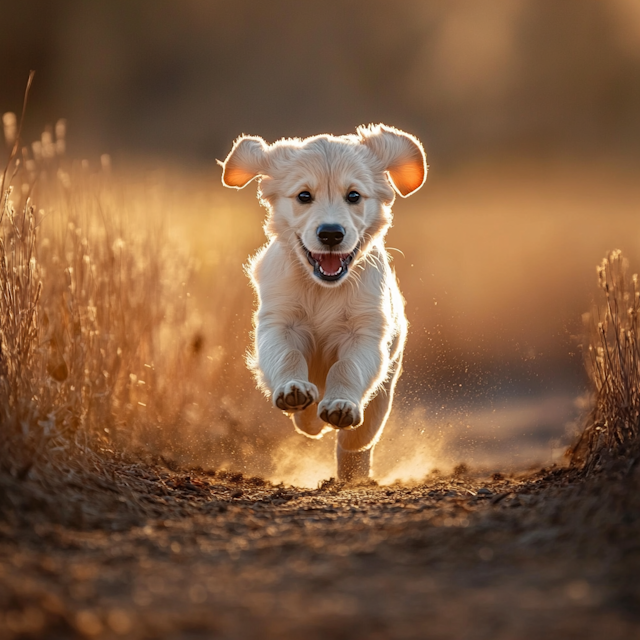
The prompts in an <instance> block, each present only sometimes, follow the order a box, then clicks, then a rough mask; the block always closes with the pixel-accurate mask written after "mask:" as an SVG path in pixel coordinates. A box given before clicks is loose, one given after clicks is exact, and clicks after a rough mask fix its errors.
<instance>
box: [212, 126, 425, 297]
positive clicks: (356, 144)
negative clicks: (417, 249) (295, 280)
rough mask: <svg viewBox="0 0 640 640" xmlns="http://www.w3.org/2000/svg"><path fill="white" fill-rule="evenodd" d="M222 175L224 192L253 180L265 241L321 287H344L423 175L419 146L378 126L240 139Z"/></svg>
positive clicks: (400, 132)
mask: <svg viewBox="0 0 640 640" xmlns="http://www.w3.org/2000/svg"><path fill="white" fill-rule="evenodd" d="M222 167H223V174H222V183H223V184H224V185H225V186H227V187H235V188H236V189H242V188H243V187H245V186H246V185H247V184H248V183H249V182H251V181H252V180H253V179H254V178H258V179H259V180H260V189H259V197H260V199H261V201H262V203H263V204H264V205H265V206H266V208H267V210H268V212H269V216H268V218H267V223H266V227H265V228H266V231H267V234H268V235H270V236H275V238H276V240H277V241H278V242H281V243H283V244H284V245H285V246H287V247H288V248H289V249H290V251H291V252H292V253H293V254H295V255H296V256H297V258H298V259H299V260H300V262H301V263H302V265H303V266H304V268H305V269H306V270H307V271H308V273H309V274H310V276H311V277H312V278H313V280H314V281H315V282H317V283H319V284H322V285H324V286H338V285H339V284H340V283H341V282H344V280H345V279H346V278H347V277H348V274H349V271H350V267H351V266H352V265H354V264H356V263H357V262H359V261H360V260H362V259H364V257H365V256H366V254H367V251H368V250H369V249H370V247H371V246H372V244H373V243H374V242H375V241H376V240H377V239H379V238H381V237H382V236H384V234H385V233H386V231H387V229H388V227H389V224H390V223H391V205H392V204H393V201H394V199H395V194H396V193H398V194H400V195H401V196H402V197H407V196H409V195H411V194H412V193H414V192H415V191H417V190H418V189H419V188H420V187H421V186H422V184H423V183H424V180H425V178H426V175H427V165H426V159H425V154H424V150H423V148H422V145H421V144H420V142H419V141H418V140H417V139H416V138H414V137H413V136H411V135H409V134H407V133H404V132H402V131H398V130H397V129H393V128H392V127H387V126H385V125H376V126H370V127H359V128H358V130H357V134H356V135H348V136H340V137H336V136H330V135H321V136H315V137H313V138H306V139H305V140H299V139H295V140H287V139H285V140H279V141H278V142H275V143H274V144H272V145H267V143H266V142H265V141H264V140H263V139H262V138H257V137H250V136H242V137H240V138H239V139H238V140H237V141H236V143H235V144H234V146H233V149H232V150H231V153H230V154H229V155H228V156H227V159H226V160H225V161H224V163H222Z"/></svg>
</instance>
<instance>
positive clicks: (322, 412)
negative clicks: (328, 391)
mask: <svg viewBox="0 0 640 640" xmlns="http://www.w3.org/2000/svg"><path fill="white" fill-rule="evenodd" d="M318 416H320V419H321V420H324V422H326V423H328V424H330V425H333V426H334V427H336V428H337V429H348V428H349V427H354V428H355V427H358V426H360V424H362V413H361V411H360V407H358V405H357V404H356V403H355V402H351V401H350V400H323V401H322V402H321V403H320V405H319V407H318Z"/></svg>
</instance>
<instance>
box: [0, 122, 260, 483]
mask: <svg viewBox="0 0 640 640" xmlns="http://www.w3.org/2000/svg"><path fill="white" fill-rule="evenodd" d="M4 123H5V135H6V137H7V142H9V143H10V144H13V143H14V141H15V140H16V137H17V130H16V129H17V127H16V126H15V125H16V121H15V117H12V115H11V114H7V115H5V118H4ZM64 136H65V127H64V122H59V123H58V124H57V125H56V127H55V130H47V131H45V132H44V133H43V135H42V138H41V140H40V141H38V142H36V143H34V144H33V145H31V147H30V148H27V147H24V148H22V149H21V151H20V153H19V154H15V155H14V157H12V158H11V159H10V163H9V167H8V171H7V184H6V186H5V188H4V192H3V198H2V211H1V217H0V259H1V260H0V294H1V295H0V331H1V334H2V359H1V361H0V367H1V369H0V405H1V406H2V413H1V421H2V427H1V437H2V439H3V443H2V450H3V455H2V457H1V460H0V463H1V464H2V465H3V466H4V467H5V468H6V469H7V470H8V471H10V472H11V473H12V474H14V475H24V474H25V473H26V472H28V471H29V469H31V468H32V466H33V465H34V464H35V463H36V462H38V461H40V462H46V461H48V462H51V461H52V460H53V459H54V458H55V457H56V453H62V454H64V456H62V457H63V458H64V459H65V460H66V461H70V460H72V459H75V460H76V461H81V462H82V463H83V464H84V463H85V462H86V461H87V460H88V459H90V458H91V456H93V455H94V453H95V452H97V453H98V454H99V453H100V452H102V453H108V452H109V451H110V450H113V449H125V448H126V449H128V450H135V449H139V450H144V451H145V452H146V453H152V454H153V453H155V454H157V455H161V456H164V457H166V458H170V459H172V460H180V459H181V457H182V458H184V457H188V458H189V460H190V462H191V463H194V461H195V462H198V461H200V462H205V461H206V462H207V463H209V464H211V463H212V462H213V463H216V464H218V465H222V466H225V465H227V466H229V465H232V464H233V465H236V466H240V467H241V466H242V461H243V459H244V458H245V457H246V455H247V451H246V440H247V438H246V437H245V436H244V430H245V429H248V428H252V427H255V424H254V423H255V420H254V421H253V422H252V419H251V417H250V415H249V414H250V412H251V410H252V398H256V399H257V398H258V394H257V393H255V392H254V391H253V388H252V385H250V386H249V389H247V388H246V382H248V381H249V376H248V374H246V372H245V367H244V362H243V359H242V354H243V351H244V348H245V344H246V341H247V335H248V331H249V326H248V323H249V319H248V317H249V314H248V313H247V310H248V309H244V312H242V311H241V312H240V313H239V308H242V309H243V308H244V307H248V308H250V305H251V301H250V295H251V294H250V291H249V289H248V287H243V288H238V287H234V286H228V284H227V283H228V282H230V281H235V282H237V280H238V275H236V272H237V274H241V264H242V261H243V260H244V259H245V258H246V255H247V254H248V253H249V249H248V248H246V247H244V246H242V242H240V243H237V246H234V244H233V242H229V240H230V238H232V234H231V233H230V232H229V227H232V226H233V223H234V216H233V214H234V213H236V212H230V211H227V210H225V208H224V206H217V207H216V206H215V205H216V203H214V202H212V201H211V200H209V199H207V198H204V199H203V197H202V190H201V189H191V187H193V182H194V181H200V180H201V178H200V177H195V178H192V179H190V178H188V177H187V178H184V177H183V178H182V179H181V180H180V185H179V187H178V188H176V185H175V184H174V183H173V182H172V180H173V178H174V176H172V175H171V174H170V172H168V171H167V172H166V173H165V174H164V175H159V174H157V173H156V174H148V173H147V174H145V173H142V172H138V173H134V172H130V173H129V174H128V175H126V176H116V175H115V174H114V172H113V171H112V170H111V166H110V161H109V158H108V157H106V156H103V158H102V161H101V166H100V168H99V169H98V170H95V169H91V168H90V166H89V164H88V163H87V162H72V161H70V160H68V159H66V157H65V154H64V150H65V142H64ZM178 200H179V202H178ZM217 204H218V205H220V203H217ZM214 208H215V209H216V211H217V218H216V228H217V230H218V232H219V233H218V235H217V236H216V235H215V234H210V235H211V236H212V237H213V238H214V239H213V240H212V241H211V242H209V243H208V247H207V250H206V251H204V250H202V249H201V250H200V252H199V253H198V254H197V255H198V256H199V257H200V259H199V260H196V259H194V258H193V257H192V256H193V255H194V254H193V252H192V251H190V250H189V249H192V248H193V245H198V242H202V240H201V239H200V240H198V239H195V238H189V237H187V235H186V234H185V233H182V232H181V229H183V227H181V226H180V224H177V223H176V222H175V221H174V220H172V216H175V215H176V214H180V215H181V216H182V217H185V216H189V215H193V216H195V217H201V219H204V216H203V215H202V214H203V210H205V209H206V210H208V213H209V214H210V215H211V211H212V210H213V209H214ZM191 228H192V232H193V233H194V235H195V234H199V235H200V236H203V235H204V236H205V237H206V236H207V235H209V231H210V230H209V229H207V228H206V224H201V225H200V227H199V228H196V227H193V226H192V227H191ZM257 229H258V232H259V225H257ZM245 236H246V234H245ZM242 240H243V241H244V240H246V237H243V238H242ZM249 240H250V241H252V242H253V241H254V238H252V237H250V238H249ZM232 273H233V274H234V275H233V276H231V274H232ZM211 282H213V283H215V284H214V285H213V286H211ZM207 284H208V286H206V285H207ZM245 318H246V320H245ZM252 394H253V395H252ZM196 428H197V430H198V433H197V438H195V437H193V433H192V431H193V430H194V429H196ZM243 447H244V448H243ZM71 449H75V450H76V453H78V452H80V453H82V454H83V455H80V456H78V455H75V456H69V455H68V454H69V452H70V450H71ZM59 457H60V456H59Z"/></svg>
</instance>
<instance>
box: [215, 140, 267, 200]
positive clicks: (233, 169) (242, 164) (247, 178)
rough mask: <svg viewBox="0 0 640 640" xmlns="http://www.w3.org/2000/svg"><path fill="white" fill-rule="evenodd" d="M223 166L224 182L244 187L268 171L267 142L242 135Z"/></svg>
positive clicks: (228, 185) (230, 185)
mask: <svg viewBox="0 0 640 640" xmlns="http://www.w3.org/2000/svg"><path fill="white" fill-rule="evenodd" d="M220 165H221V166H222V184H223V185H224V186H225V187H235V188H236V189H242V187H246V186H247V185H248V184H249V183H250V182H251V181H252V180H253V179H254V178H257V177H258V176H260V175H266V174H267V173H268V165H269V163H268V158H267V143H266V142H265V141H264V140H263V139H262V138H258V137H255V136H240V137H239V138H238V139H237V140H236V141H235V143H234V145H233V149H231V152H230V153H229V155H228V156H227V159H226V160H225V161H224V162H220Z"/></svg>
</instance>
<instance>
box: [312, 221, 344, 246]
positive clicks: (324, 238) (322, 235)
mask: <svg viewBox="0 0 640 640" xmlns="http://www.w3.org/2000/svg"><path fill="white" fill-rule="evenodd" d="M316 235H317V236H318V240H320V242H322V244H326V245H327V246H328V247H335V245H337V244H340V243H341V242H342V239H343V238H344V227H343V226H341V225H339V224H321V225H320V226H319V227H318V228H317V230H316Z"/></svg>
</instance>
